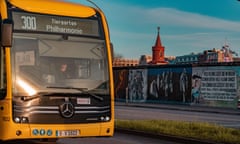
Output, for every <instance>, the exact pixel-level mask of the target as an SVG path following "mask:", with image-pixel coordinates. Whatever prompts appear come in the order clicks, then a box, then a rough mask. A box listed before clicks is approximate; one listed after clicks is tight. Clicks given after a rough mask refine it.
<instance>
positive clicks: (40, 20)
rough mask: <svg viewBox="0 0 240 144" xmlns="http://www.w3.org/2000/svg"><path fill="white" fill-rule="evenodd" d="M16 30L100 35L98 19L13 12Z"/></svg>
mask: <svg viewBox="0 0 240 144" xmlns="http://www.w3.org/2000/svg"><path fill="white" fill-rule="evenodd" d="M12 16H13V20H14V30H25V31H36V32H49V33H63V34H73V35H86V36H99V27H98V21H97V20H92V19H80V18H71V17H62V16H52V15H41V14H32V13H26V12H16V11H13V12H12Z"/></svg>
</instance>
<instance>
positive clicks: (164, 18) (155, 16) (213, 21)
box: [139, 8, 240, 31]
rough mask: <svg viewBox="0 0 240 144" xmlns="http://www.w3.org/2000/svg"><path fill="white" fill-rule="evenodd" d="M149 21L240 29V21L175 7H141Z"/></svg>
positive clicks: (231, 29) (185, 25)
mask: <svg viewBox="0 0 240 144" xmlns="http://www.w3.org/2000/svg"><path fill="white" fill-rule="evenodd" d="M139 12H142V15H143V16H144V17H145V18H147V22H148V23H159V24H164V25H171V26H178V27H179V26H183V27H191V28H206V29H218V30H222V31H223V30H227V31H240V22H238V21H230V20H225V19H220V18H216V17H211V16H206V15H201V14H198V13H191V12H185V11H180V10H177V9H173V8H155V9H140V8H139Z"/></svg>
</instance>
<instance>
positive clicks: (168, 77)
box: [114, 65, 240, 108]
mask: <svg viewBox="0 0 240 144" xmlns="http://www.w3.org/2000/svg"><path fill="white" fill-rule="evenodd" d="M114 81H115V82H114V83H115V98H116V100H121V101H128V102H155V103H162V102H169V103H185V104H194V105H205V106H217V107H230V108H237V104H238V101H239V99H240V66H238V65H231V66H230V65H225V66H191V65H187V66H169V67H167V66H165V67H144V68H139V69H136V68H132V69H131V68H127V69H124V68H122V69H114Z"/></svg>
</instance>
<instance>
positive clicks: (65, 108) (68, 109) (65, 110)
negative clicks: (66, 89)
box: [59, 102, 74, 118]
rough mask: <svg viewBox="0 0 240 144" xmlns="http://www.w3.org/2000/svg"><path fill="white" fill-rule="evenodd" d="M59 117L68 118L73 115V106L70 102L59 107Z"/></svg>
mask: <svg viewBox="0 0 240 144" xmlns="http://www.w3.org/2000/svg"><path fill="white" fill-rule="evenodd" d="M59 111H60V113H61V115H62V116H63V117H65V118H70V117H72V116H73V114H74V106H73V104H72V103H70V102H65V103H63V104H61V105H60V106H59Z"/></svg>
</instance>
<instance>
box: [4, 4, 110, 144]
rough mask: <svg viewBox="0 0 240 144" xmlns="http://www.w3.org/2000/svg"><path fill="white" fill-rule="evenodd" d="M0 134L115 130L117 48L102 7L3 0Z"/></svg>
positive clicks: (57, 134) (44, 135)
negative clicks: (114, 56) (114, 59)
mask: <svg viewBox="0 0 240 144" xmlns="http://www.w3.org/2000/svg"><path fill="white" fill-rule="evenodd" d="M0 15H1V39H0V44H1V55H0V59H1V60H0V68H1V69H0V141H5V140H20V139H57V138H64V137H85V136H112V135H113V133H114V100H113V98H114V96H113V94H114V87H113V75H112V51H111V50H112V48H111V44H110V38H109V31H108V26H107V22H106V19H105V16H104V14H103V12H102V11H101V10H100V9H99V8H94V7H90V6H84V5H81V4H77V3H72V2H66V1H62V0H0Z"/></svg>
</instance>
